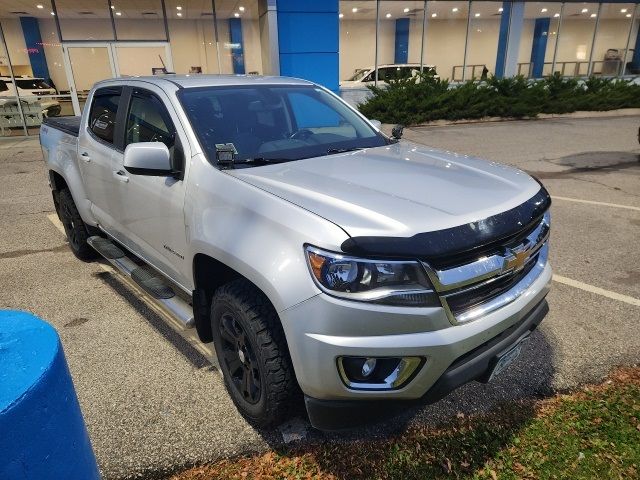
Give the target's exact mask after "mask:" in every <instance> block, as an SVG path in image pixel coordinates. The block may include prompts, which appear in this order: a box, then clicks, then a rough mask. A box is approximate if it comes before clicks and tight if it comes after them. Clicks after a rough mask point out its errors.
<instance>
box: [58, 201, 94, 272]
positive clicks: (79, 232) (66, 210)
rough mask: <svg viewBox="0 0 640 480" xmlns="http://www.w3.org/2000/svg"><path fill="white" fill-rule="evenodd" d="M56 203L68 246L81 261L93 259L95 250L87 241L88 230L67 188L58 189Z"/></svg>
mask: <svg viewBox="0 0 640 480" xmlns="http://www.w3.org/2000/svg"><path fill="white" fill-rule="evenodd" d="M58 203H59V206H58V214H59V216H60V221H61V222H62V225H63V226H64V231H65V233H66V234H67V241H68V242H69V248H70V249H71V251H72V252H73V254H74V255H75V256H76V257H78V258H79V259H80V260H82V261H83V262H88V261H90V260H93V259H95V258H96V257H97V252H96V251H95V250H94V249H93V248H91V245H89V244H88V243H87V238H89V232H88V231H87V227H86V225H85V224H84V222H83V221H82V217H80V213H79V212H78V209H77V208H76V204H75V203H74V201H73V197H72V196H71V192H70V191H69V190H68V189H66V188H65V189H64V190H60V193H59V194H58Z"/></svg>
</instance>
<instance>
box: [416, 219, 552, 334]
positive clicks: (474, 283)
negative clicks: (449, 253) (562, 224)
mask: <svg viewBox="0 0 640 480" xmlns="http://www.w3.org/2000/svg"><path fill="white" fill-rule="evenodd" d="M550 223H551V217H550V214H549V212H548V211H547V212H546V213H545V214H544V215H543V216H542V217H541V218H539V219H538V221H537V223H535V224H533V225H528V226H527V227H526V228H524V229H522V230H520V231H519V232H518V233H517V234H515V235H513V236H511V237H510V238H508V239H504V240H503V242H502V243H499V244H493V245H492V246H491V248H490V249H489V250H483V252H475V254H474V255H473V256H466V255H465V256H464V257H461V258H460V257H459V258H457V259H456V260H455V261H453V260H452V261H451V262H447V263H448V265H447V266H445V267H440V265H438V266H435V265H434V263H433V262H432V261H430V262H429V263H427V262H423V265H424V266H425V269H426V270H427V274H428V275H429V278H430V279H431V281H432V283H433V285H434V287H435V290H436V291H437V293H438V295H439V296H440V299H441V301H442V305H443V307H444V309H445V311H446V313H447V316H448V317H449V320H450V321H451V322H452V323H453V324H457V323H465V322H469V321H472V320H475V319H477V318H479V317H481V316H483V315H486V314H488V313H491V312H493V311H495V310H498V309H500V308H502V307H504V306H506V305H507V304H509V303H511V302H513V301H515V300H516V299H517V298H519V297H520V296H521V295H522V294H523V293H525V292H526V291H527V290H528V289H529V288H530V287H531V285H533V283H534V282H535V280H536V279H537V278H538V277H539V276H540V274H541V273H542V271H543V270H544V268H545V265H546V262H547V256H548V250H549V247H548V238H549V232H550ZM439 267H440V268H439Z"/></svg>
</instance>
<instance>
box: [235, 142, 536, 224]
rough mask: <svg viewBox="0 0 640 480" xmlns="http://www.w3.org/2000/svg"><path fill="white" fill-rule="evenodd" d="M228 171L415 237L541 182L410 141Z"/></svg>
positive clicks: (352, 219) (467, 218) (308, 203)
mask: <svg viewBox="0 0 640 480" xmlns="http://www.w3.org/2000/svg"><path fill="white" fill-rule="evenodd" d="M227 173H229V174H230V175H233V176H235V177H237V178H239V179H241V180H243V181H245V182H247V183H250V184H251V185H254V186H256V187H258V188H260V189H263V190H266V191H268V192H270V193H272V194H273V195H277V196H279V197H281V198H283V199H286V200H288V201H289V202H291V203H294V204H296V205H298V206H300V207H302V208H304V209H306V210H309V211H311V212H314V213H315V214H317V215H320V216H321V217H324V218H326V219H328V220H330V221H331V222H333V223H335V224H337V225H338V226H340V227H342V228H343V229H344V230H345V231H346V232H347V234H349V235H350V236H352V237H364V236H378V237H379V236H394V237H409V236H413V235H416V234H418V233H421V232H431V231H437V230H444V229H449V228H452V227H456V226H460V225H465V224H470V223H472V222H477V221H478V220H482V219H486V218H487V217H490V216H493V215H497V214H500V213H503V212H505V211H507V210H510V209H512V208H514V207H516V206H518V205H520V204H522V203H524V202H526V201H527V200H529V199H530V198H531V197H533V196H534V195H535V194H536V192H538V191H539V190H540V185H539V184H538V183H537V182H536V181H535V180H533V179H532V178H531V177H530V176H529V175H527V174H526V173H524V172H522V171H520V170H517V169H515V168H511V167H507V166H505V165H501V164H498V163H493V162H487V161H483V160H480V159H476V158H471V157H468V156H466V155H459V154H456V153H451V152H445V151H441V150H435V149H431V148H429V147H423V146H418V145H415V144H411V143H409V142H404V141H402V142H400V143H396V144H393V145H388V146H383V147H376V148H369V149H364V150H359V151H355V152H349V153H343V154H337V155H329V156H323V157H317V158H308V159H304V160H298V161H294V162H288V163H282V164H275V165H266V166H261V167H252V168H245V169H237V170H227ZM283 221H286V219H283Z"/></svg>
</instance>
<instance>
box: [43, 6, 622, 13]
mask: <svg viewBox="0 0 640 480" xmlns="http://www.w3.org/2000/svg"><path fill="white" fill-rule="evenodd" d="M36 7H38V8H44V5H40V4H38V5H36ZM625 12H626V10H625Z"/></svg>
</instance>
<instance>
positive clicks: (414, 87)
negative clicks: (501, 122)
mask: <svg viewBox="0 0 640 480" xmlns="http://www.w3.org/2000/svg"><path fill="white" fill-rule="evenodd" d="M369 88H370V90H371V91H372V92H373V95H372V97H371V98H369V99H367V100H366V101H365V102H364V103H362V104H361V105H359V106H358V108H359V110H360V111H361V112H362V113H363V114H364V115H365V116H366V117H367V118H373V119H376V120H380V121H381V122H383V123H402V124H404V125H416V124H420V123H425V122H429V121H432V120H443V119H444V120H460V119H474V118H483V117H508V118H523V117H535V116H536V115H538V114H539V113H569V112H575V111H578V110H582V111H589V110H595V111H604V110H615V109H618V108H637V107H640V85H637V84H634V83H632V81H630V80H623V79H608V78H596V77H591V78H589V79H587V80H584V81H582V80H576V79H573V78H564V77H562V76H560V74H555V75H552V76H549V77H547V78H545V79H542V80H527V79H525V78H524V77H522V76H518V77H510V78H497V77H490V78H489V79H487V80H484V81H481V82H478V81H476V80H470V81H467V82H465V83H462V84H461V85H457V86H452V85H450V83H449V80H446V79H436V78H433V77H432V76H429V75H427V74H424V75H421V76H420V75H419V76H417V77H413V78H409V79H401V80H395V81H391V82H390V84H389V85H388V86H387V87H385V88H377V87H369Z"/></svg>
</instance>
